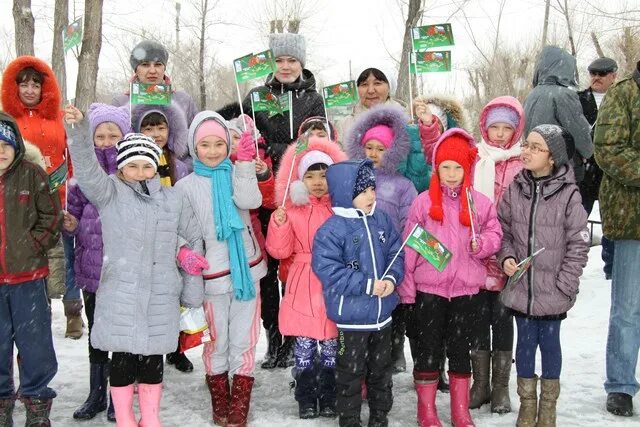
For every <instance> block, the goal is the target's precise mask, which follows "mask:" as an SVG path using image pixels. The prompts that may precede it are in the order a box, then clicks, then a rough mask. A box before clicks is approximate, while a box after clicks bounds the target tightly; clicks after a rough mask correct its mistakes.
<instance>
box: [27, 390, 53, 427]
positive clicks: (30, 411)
mask: <svg viewBox="0 0 640 427" xmlns="http://www.w3.org/2000/svg"><path fill="white" fill-rule="evenodd" d="M22 403H24V407H25V408H26V409H27V421H26V422H25V423H24V426H25V427H51V421H50V420H49V414H50V413H51V404H52V403H53V399H32V398H30V397H23V398H22Z"/></svg>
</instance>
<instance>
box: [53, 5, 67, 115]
mask: <svg viewBox="0 0 640 427" xmlns="http://www.w3.org/2000/svg"><path fill="white" fill-rule="evenodd" d="M68 24H69V0H56V4H55V10H54V12H53V49H52V51H51V65H52V66H53V73H54V74H55V76H56V80H58V85H59V86H60V93H62V97H63V98H66V97H67V73H66V70H65V65H64V55H65V52H64V47H63V40H62V39H63V33H64V31H65V29H66V28H67V25H68ZM64 101H66V99H63V102H64Z"/></svg>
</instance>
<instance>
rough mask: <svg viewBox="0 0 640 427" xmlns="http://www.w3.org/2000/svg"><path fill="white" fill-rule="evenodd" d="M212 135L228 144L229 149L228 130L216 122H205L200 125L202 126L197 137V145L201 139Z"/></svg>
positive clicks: (199, 127) (197, 131) (197, 132)
mask: <svg viewBox="0 0 640 427" xmlns="http://www.w3.org/2000/svg"><path fill="white" fill-rule="evenodd" d="M212 135H213V136H217V137H218V138H220V139H222V140H223V141H224V142H225V143H226V144H227V147H229V139H228V133H227V130H226V129H225V128H224V127H222V125H220V123H218V122H217V121H216V120H205V121H204V122H202V123H201V124H200V126H198V129H197V130H196V135H195V140H196V144H197V143H198V141H200V140H201V139H203V138H206V137H207V136H212Z"/></svg>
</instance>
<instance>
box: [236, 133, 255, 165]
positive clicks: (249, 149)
mask: <svg viewBox="0 0 640 427" xmlns="http://www.w3.org/2000/svg"><path fill="white" fill-rule="evenodd" d="M255 156H256V143H255V141H254V140H253V135H251V132H249V131H246V132H242V135H241V136H240V142H238V148H237V150H236V158H237V159H238V161H239V162H250V161H251V160H253V158H254V157H255Z"/></svg>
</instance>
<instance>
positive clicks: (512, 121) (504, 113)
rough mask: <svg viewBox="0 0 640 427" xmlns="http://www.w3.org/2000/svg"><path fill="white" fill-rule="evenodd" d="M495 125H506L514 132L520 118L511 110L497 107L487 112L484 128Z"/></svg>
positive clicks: (501, 106) (500, 106) (505, 107)
mask: <svg viewBox="0 0 640 427" xmlns="http://www.w3.org/2000/svg"><path fill="white" fill-rule="evenodd" d="M495 123H507V124H508V125H509V126H511V127H512V128H513V129H514V130H515V129H517V128H518V124H520V118H519V117H518V113H516V110H514V109H513V108H510V107H507V106H503V105H499V106H496V107H493V108H492V109H490V110H489V112H488V113H487V118H486V120H485V126H486V127H487V128H488V127H489V126H491V125H492V124H495Z"/></svg>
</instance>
